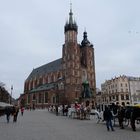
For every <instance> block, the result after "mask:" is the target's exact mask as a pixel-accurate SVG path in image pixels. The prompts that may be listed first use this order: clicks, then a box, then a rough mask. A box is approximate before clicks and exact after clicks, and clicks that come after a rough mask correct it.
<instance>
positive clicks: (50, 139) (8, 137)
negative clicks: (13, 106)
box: [0, 110, 140, 140]
mask: <svg viewBox="0 0 140 140" xmlns="http://www.w3.org/2000/svg"><path fill="white" fill-rule="evenodd" d="M5 120H6V119H5V116H3V117H0V140H140V125H139V128H137V131H136V132H133V131H132V130H131V129H130V128H126V129H124V130H121V129H119V128H118V127H115V131H114V132H112V131H110V132H108V131H107V130H106V127H105V124H104V123H100V124H97V123H96V122H95V120H94V119H91V120H76V119H71V118H68V117H65V116H56V115H55V114H53V113H50V112H48V111H47V110H35V111H25V112H24V116H21V115H20V114H19V116H18V121H17V123H13V122H12V118H11V120H10V123H9V124H7V123H6V121H5Z"/></svg>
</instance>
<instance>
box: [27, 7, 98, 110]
mask: <svg viewBox="0 0 140 140" xmlns="http://www.w3.org/2000/svg"><path fill="white" fill-rule="evenodd" d="M64 34H65V41H64V44H63V46H62V58H60V59H57V60H55V61H53V62H50V63H48V64H45V65H43V66H40V67H38V68H36V69H33V71H32V72H31V73H30V75H29V76H28V78H27V79H26V80H25V84H24V99H25V104H26V105H27V106H31V107H34V106H36V107H45V106H47V105H48V104H55V103H59V104H69V103H74V102H75V101H79V102H81V101H85V100H87V101H92V102H94V103H95V95H96V79H95V62H94V48H93V45H92V44H91V43H90V42H89V40H88V38H87V32H86V31H85V32H84V33H83V40H82V42H81V44H78V41H77V35H78V26H77V24H76V22H75V21H74V20H73V13H72V9H70V12H69V20H68V22H66V24H65V26H64Z"/></svg>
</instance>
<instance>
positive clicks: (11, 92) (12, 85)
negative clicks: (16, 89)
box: [10, 85, 13, 104]
mask: <svg viewBox="0 0 140 140" xmlns="http://www.w3.org/2000/svg"><path fill="white" fill-rule="evenodd" d="M12 91H13V85H11V97H10V104H12Z"/></svg>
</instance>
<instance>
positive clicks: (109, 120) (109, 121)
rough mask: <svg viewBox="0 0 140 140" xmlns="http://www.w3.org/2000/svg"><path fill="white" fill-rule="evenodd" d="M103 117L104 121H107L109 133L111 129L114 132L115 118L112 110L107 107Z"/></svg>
mask: <svg viewBox="0 0 140 140" xmlns="http://www.w3.org/2000/svg"><path fill="white" fill-rule="evenodd" d="M103 116H104V120H105V121H106V127H107V130H108V131H109V130H110V128H111V130H112V131H114V128H113V126H112V119H113V116H112V113H111V110H110V109H109V108H108V107H105V111H104V114H103Z"/></svg>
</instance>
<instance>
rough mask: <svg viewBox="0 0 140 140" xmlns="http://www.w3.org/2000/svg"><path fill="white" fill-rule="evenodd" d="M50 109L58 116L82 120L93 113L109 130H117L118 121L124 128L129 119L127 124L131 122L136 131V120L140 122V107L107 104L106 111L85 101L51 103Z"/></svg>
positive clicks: (88, 117)
mask: <svg viewBox="0 0 140 140" xmlns="http://www.w3.org/2000/svg"><path fill="white" fill-rule="evenodd" d="M48 110H49V111H51V112H55V113H56V115H57V116H58V115H63V116H68V117H71V118H76V119H81V120H83V119H90V116H91V115H96V119H98V121H97V123H99V122H100V121H102V122H106V123H105V124H106V128H107V131H110V130H112V131H115V129H114V126H115V122H116V121H117V122H118V124H119V127H120V129H124V128H125V127H124V122H125V123H126V121H128V122H127V123H128V124H127V125H129V124H130V125H131V127H132V130H133V131H136V126H135V120H136V119H137V122H139V119H138V118H140V109H137V108H133V107H126V106H122V105H115V104H112V105H110V106H105V109H104V111H101V110H97V109H95V107H94V106H93V105H92V104H88V105H86V104H84V103H81V104H78V103H75V104H71V105H51V106H50V107H49V108H48ZM136 110H137V111H136ZM129 122H130V123H129ZM125 125H126V124H125Z"/></svg>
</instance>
